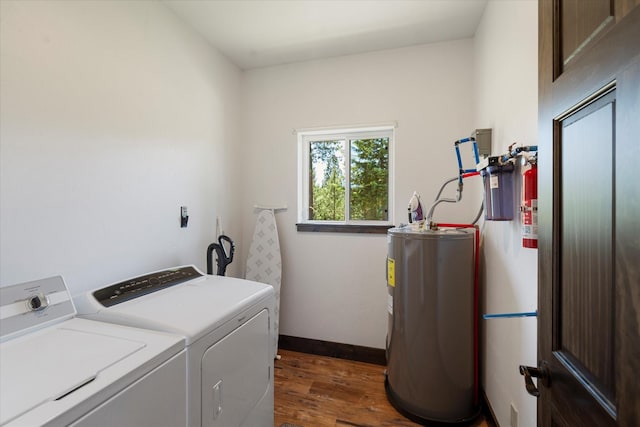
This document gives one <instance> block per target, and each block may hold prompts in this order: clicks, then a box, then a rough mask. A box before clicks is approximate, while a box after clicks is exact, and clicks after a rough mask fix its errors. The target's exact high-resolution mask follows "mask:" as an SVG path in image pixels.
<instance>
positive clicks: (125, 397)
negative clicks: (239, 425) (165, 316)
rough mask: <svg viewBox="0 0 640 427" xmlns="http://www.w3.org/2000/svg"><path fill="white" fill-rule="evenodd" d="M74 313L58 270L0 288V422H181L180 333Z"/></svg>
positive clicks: (91, 425)
mask: <svg viewBox="0 0 640 427" xmlns="http://www.w3.org/2000/svg"><path fill="white" fill-rule="evenodd" d="M75 314H76V311H75V308H74V305H73V302H72V299H71V296H70V294H69V292H68V290H67V287H66V285H65V283H64V280H63V279H62V277H60V276H57V277H52V278H47V279H42V280H37V281H33V282H26V283H22V284H18V285H13V286H7V287H2V288H0V340H1V342H0V425H2V426H6V427H18V426H69V425H70V426H77V427H80V426H83V427H102V426H149V427H151V426H154V427H156V426H160V425H162V426H183V425H185V422H186V412H187V409H186V399H185V393H186V378H185V375H184V369H185V368H184V367H185V364H186V352H185V350H184V338H183V337H181V336H178V335H172V334H167V333H159V332H153V331H148V330H143V329H137V328H131V327H125V326H120V325H113V324H108V323H103V322H95V321H92V320H87V319H80V318H77V317H75Z"/></svg>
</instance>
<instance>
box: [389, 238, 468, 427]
mask: <svg viewBox="0 0 640 427" xmlns="http://www.w3.org/2000/svg"><path fill="white" fill-rule="evenodd" d="M387 242H388V259H387V289H388V304H387V307H388V319H389V320H388V331H387V371H386V379H385V389H386V392H387V397H388V399H389V401H390V402H391V404H392V405H393V406H394V407H395V408H396V409H398V411H400V412H401V413H402V414H404V415H405V416H407V417H408V418H411V419H413V420H415V421H418V422H421V423H422V422H429V421H435V422H444V423H457V422H465V421H470V420H472V419H473V418H475V417H476V416H477V415H478V413H479V405H478V401H477V380H476V379H477V372H476V369H477V365H476V359H475V357H476V354H475V353H476V352H475V349H474V333H475V332H474V304H475V302H474V230H473V229H439V230H427V229H420V230H419V229H418V228H416V227H411V226H407V227H402V228H392V229H390V230H389V231H388V234H387Z"/></svg>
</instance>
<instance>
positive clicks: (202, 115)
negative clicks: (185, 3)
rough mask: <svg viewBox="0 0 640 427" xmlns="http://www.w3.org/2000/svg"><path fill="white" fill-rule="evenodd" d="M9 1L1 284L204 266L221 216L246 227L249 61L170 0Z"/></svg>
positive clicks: (1, 149) (87, 284)
mask: <svg viewBox="0 0 640 427" xmlns="http://www.w3.org/2000/svg"><path fill="white" fill-rule="evenodd" d="M0 7H1V10H0V20H1V21H0V27H1V31H2V32H1V37H0V40H1V43H2V44H1V45H0V64H1V67H2V68H1V70H0V71H1V72H0V93H1V97H0V102H1V105H0V114H1V116H0V157H1V169H0V170H1V176H0V185H1V190H2V191H1V199H0V209H1V210H0V284H1V285H2V286H6V285H10V284H13V283H18V282H22V281H26V280H32V279H37V278H42V277H46V276H49V275H54V274H62V275H63V276H64V277H65V279H66V280H67V283H68V284H69V285H70V287H71V289H72V292H74V293H79V292H81V291H83V290H85V289H90V288H93V287H97V286H99V285H104V284H106V283H109V282H111V281H115V280H119V279H123V278H125V277H127V276H130V275H136V274H141V273H143V272H146V271H150V270H154V269H160V268H165V267H168V266H173V265H178V264H187V263H188V264H191V263H194V264H196V265H198V266H200V267H205V257H206V248H207V245H208V244H209V243H210V242H211V241H213V238H214V234H215V217H216V216H217V215H220V216H221V217H222V219H223V223H224V224H225V225H226V226H227V232H229V234H231V235H236V234H238V235H239V234H240V229H239V226H238V224H237V222H232V218H233V217H235V216H236V211H237V206H238V197H237V195H236V194H237V188H235V185H236V184H235V183H236V182H237V178H238V175H239V173H238V172H237V169H235V168H233V165H234V164H237V158H236V153H235V151H236V147H237V144H236V143H237V139H238V137H237V134H238V124H239V121H238V118H239V112H238V102H237V99H238V94H239V86H240V77H241V75H240V72H239V70H238V69H237V68H236V67H235V66H233V65H231V64H230V63H229V62H228V61H227V60H226V59H224V58H223V57H222V56H220V55H218V54H217V53H215V52H214V51H213V50H212V49H211V48H210V47H209V46H208V45H206V44H205V43H204V41H203V40H202V39H201V38H200V37H199V36H196V35H195V33H194V32H193V31H192V30H191V29H189V28H188V27H186V26H185V25H184V24H182V23H181V22H180V21H179V20H178V19H177V18H176V17H175V16H174V15H173V13H172V12H170V11H169V10H168V9H167V8H166V7H165V6H163V5H162V4H160V3H159V2H151V1H93V2H82V1H59V0H56V1H43V2H39V1H29V2H24V1H15V2H14V1H5V0H3V1H2V2H0ZM181 205H186V206H188V208H189V214H190V217H191V218H190V221H189V226H188V228H186V229H181V228H180V227H179V209H180V206H181ZM232 266H233V265H232ZM233 267H234V268H236V269H239V267H237V266H233ZM230 268H231V267H230Z"/></svg>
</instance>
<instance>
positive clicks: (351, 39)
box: [164, 0, 487, 70]
mask: <svg viewBox="0 0 640 427" xmlns="http://www.w3.org/2000/svg"><path fill="white" fill-rule="evenodd" d="M164 3H165V4H166V5H167V6H168V7H169V8H170V9H172V10H173V11H174V12H175V13H176V14H177V15H179V16H180V17H181V18H182V19H183V20H184V21H186V22H187V23H188V24H189V25H190V26H191V27H193V28H194V29H196V31H198V32H199V33H200V34H202V35H203V36H204V37H205V38H206V39H207V40H208V41H209V43H211V45H213V46H214V47H215V48H216V49H218V50H219V51H220V52H222V53H223V54H224V55H225V56H226V57H227V58H229V59H230V60H231V61H232V62H233V63H235V64H236V65H237V66H238V67H240V68H242V69H245V70H246V69H251V68H258V67H266V66H271V65H279V64H286V63H292V62H299V61H308V60H313V59H320V58H329V57H334V56H341V55H349V54H356V53H363V52H370V51H375V50H382V49H393V48H398V47H406V46H413V45H418V44H425V43H433V42H439V41H444V40H455V39H461V38H467V37H472V36H473V35H474V34H475V31H476V28H477V27H478V23H479V22H480V19H481V17H482V13H483V11H484V8H485V5H486V3H487V0H164Z"/></svg>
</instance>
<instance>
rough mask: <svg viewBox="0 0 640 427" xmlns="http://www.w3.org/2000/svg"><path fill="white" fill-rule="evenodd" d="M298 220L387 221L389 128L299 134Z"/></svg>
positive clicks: (380, 222) (389, 169)
mask: <svg viewBox="0 0 640 427" xmlns="http://www.w3.org/2000/svg"><path fill="white" fill-rule="evenodd" d="M299 141H300V171H299V181H300V182H299V191H298V193H299V197H300V200H299V203H298V206H299V218H300V222H313V223H323V222H327V223H328V222H331V223H338V224H340V223H343V224H363V225H367V224H370V225H376V224H380V225H382V224H390V223H391V221H392V218H391V216H390V212H392V210H391V208H390V201H391V200H392V197H391V190H392V162H391V160H392V159H391V152H392V150H391V148H392V144H393V129H391V128H385V129H380V128H376V129H355V130H353V129H352V130H349V131H338V130H337V131H335V132H333V131H322V132H318V133H314V132H309V133H308V134H305V133H301V134H299Z"/></svg>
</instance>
